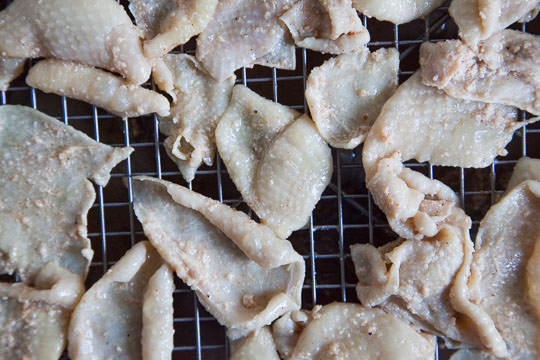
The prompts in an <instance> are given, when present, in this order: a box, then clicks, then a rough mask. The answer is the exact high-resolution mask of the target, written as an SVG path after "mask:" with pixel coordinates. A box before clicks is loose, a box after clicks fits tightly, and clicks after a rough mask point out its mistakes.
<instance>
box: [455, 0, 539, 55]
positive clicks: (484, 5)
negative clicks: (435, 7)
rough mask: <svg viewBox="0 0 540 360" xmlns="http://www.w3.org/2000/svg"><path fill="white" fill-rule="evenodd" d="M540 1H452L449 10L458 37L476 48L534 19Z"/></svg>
mask: <svg viewBox="0 0 540 360" xmlns="http://www.w3.org/2000/svg"><path fill="white" fill-rule="evenodd" d="M538 4H540V1H538V0H453V1H452V3H451V4H450V8H449V9H448V11H449V13H450V16H452V18H453V19H454V21H455V22H456V24H457V25H458V27H459V36H460V37H461V39H462V40H463V41H465V42H466V43H467V44H469V45H472V46H475V45H476V44H478V42H479V41H480V40H485V39H487V38H489V37H490V36H491V35H493V34H495V33H497V32H499V31H500V30H502V29H505V28H506V27H508V26H510V25H511V24H513V23H515V22H516V21H519V20H523V19H526V18H527V17H529V16H531V13H533V12H534V10H535V9H536V7H537V6H538Z"/></svg>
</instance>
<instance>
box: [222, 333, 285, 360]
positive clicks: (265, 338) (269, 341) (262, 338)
mask: <svg viewBox="0 0 540 360" xmlns="http://www.w3.org/2000/svg"><path fill="white" fill-rule="evenodd" d="M230 359H231V360H252V359H257V360H279V356H278V353H277V351H276V345H275V344H274V339H273V338H272V333H271V332H270V327H268V326H265V327H263V328H261V329H258V330H255V331H254V332H252V333H251V334H249V336H247V337H245V338H242V339H239V340H236V341H233V342H232V343H231V357H230Z"/></svg>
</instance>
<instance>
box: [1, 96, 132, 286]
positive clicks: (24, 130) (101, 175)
mask: <svg viewBox="0 0 540 360" xmlns="http://www.w3.org/2000/svg"><path fill="white" fill-rule="evenodd" d="M0 149H1V151H0V178H1V179H5V180H6V181H4V182H3V183H2V186H0V199H1V200H0V224H1V225H0V227H1V228H2V231H1V232H0V273H14V272H16V273H17V274H18V275H19V276H20V277H21V279H22V280H23V281H24V282H26V283H28V282H30V283H31V282H33V281H34V278H35V276H36V275H37V273H38V272H39V271H40V269H41V268H42V267H43V266H44V265H45V264H47V263H49V262H52V263H55V264H58V265H59V266H61V267H64V268H66V269H68V270H69V271H71V272H72V273H74V274H77V275H79V276H80V277H82V278H84V277H86V273H87V271H88V266H89V264H90V260H91V259H92V249H91V248H90V241H89V240H88V238H87V237H86V231H87V230H86V223H87V222H86V214H87V212H88V209H89V208H90V206H91V205H92V203H93V202H94V197H95V194H94V189H93V186H92V184H91V183H90V181H88V179H92V180H93V181H94V182H95V183H96V184H98V185H105V184H107V181H108V180H109V176H110V174H109V172H110V171H111V169H112V168H113V167H114V166H115V165H116V164H118V163H119V162H120V161H122V160H124V159H125V158H126V157H127V156H128V155H129V154H130V153H131V151H132V149H131V148H112V147H110V146H108V145H104V144H100V143H98V142H96V141H94V140H92V139H90V138H89V137H88V136H86V135H85V134H83V133H81V132H79V131H77V130H75V129H73V128H71V127H70V126H67V125H65V124H63V123H61V122H59V121H58V120H56V119H54V118H51V117H49V116H46V115H45V114H42V113H40V112H38V111H36V110H33V109H30V108H27V107H22V106H12V105H3V106H1V107H0ZM43 234H47V236H43ZM13 239H20V240H19V241H13Z"/></svg>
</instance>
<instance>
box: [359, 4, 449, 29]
mask: <svg viewBox="0 0 540 360" xmlns="http://www.w3.org/2000/svg"><path fill="white" fill-rule="evenodd" d="M443 3H444V0H384V1H380V0H353V6H354V7H355V8H356V10H358V11H360V12H361V13H362V14H363V15H366V16H368V17H374V18H376V19H377V20H380V21H390V22H392V23H394V24H398V25H399V24H404V23H408V22H410V21H413V20H415V19H418V18H423V17H425V16H427V15H428V14H429V13H430V12H432V11H433V10H435V9H436V8H438V7H439V6H441V5H442V4H443Z"/></svg>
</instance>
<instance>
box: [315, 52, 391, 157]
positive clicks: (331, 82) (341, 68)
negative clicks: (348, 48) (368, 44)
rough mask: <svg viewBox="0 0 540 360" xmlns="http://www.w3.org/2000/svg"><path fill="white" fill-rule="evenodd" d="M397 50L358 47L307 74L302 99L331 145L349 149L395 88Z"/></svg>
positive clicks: (361, 135)
mask: <svg viewBox="0 0 540 360" xmlns="http://www.w3.org/2000/svg"><path fill="white" fill-rule="evenodd" d="M398 66H399V53H398V52H397V50H395V49H381V50H378V51H376V52H373V53H370V52H369V50H368V49H367V48H366V49H361V50H359V51H357V52H355V53H352V54H343V55H339V56H337V57H335V58H332V59H330V60H327V61H326V62H325V63H324V64H323V65H321V66H320V67H317V68H315V69H313V70H312V71H311V73H310V74H309V77H308V80H307V84H306V101H307V103H308V105H309V110H310V112H311V116H312V117H313V121H314V122H315V124H316V125H317V129H318V130H319V132H320V134H321V136H322V137H323V138H324V139H325V140H326V141H327V142H328V143H329V144H330V145H331V146H333V147H337V148H344V149H353V148H355V147H356V146H358V145H359V144H361V143H362V142H363V141H364V139H365V137H366V135H367V133H368V131H369V128H370V127H371V124H373V122H374V121H375V119H376V118H377V116H378V115H379V112H380V110H381V108H382V106H383V105H384V103H385V102H386V100H388V98H389V97H390V96H391V95H392V93H393V92H394V90H395V89H396V87H397V80H398V79H397V72H398Z"/></svg>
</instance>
